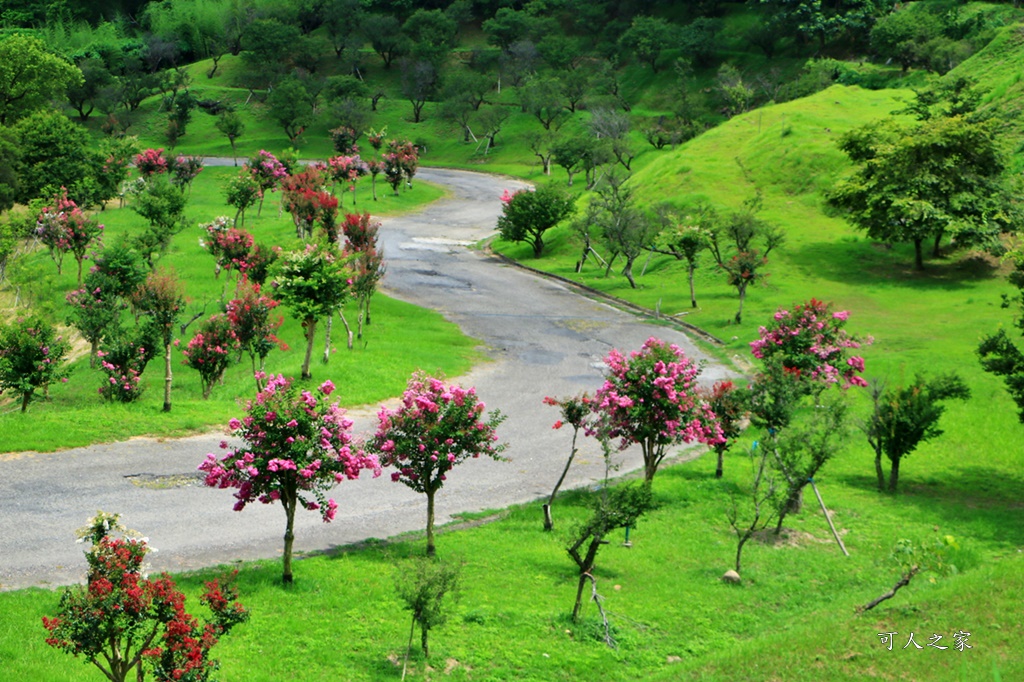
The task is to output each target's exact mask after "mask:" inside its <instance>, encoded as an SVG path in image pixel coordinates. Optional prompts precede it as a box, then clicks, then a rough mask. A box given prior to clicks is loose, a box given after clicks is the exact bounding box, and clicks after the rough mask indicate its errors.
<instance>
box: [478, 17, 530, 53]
mask: <svg viewBox="0 0 1024 682" xmlns="http://www.w3.org/2000/svg"><path fill="white" fill-rule="evenodd" d="M531 19H532V17H530V16H529V15H528V14H527V13H526V12H524V11H521V10H515V9H512V8H511V7H502V8H500V9H498V11H497V12H495V13H494V16H493V17H492V18H490V19H487V20H486V21H484V22H483V24H481V28H482V29H483V31H484V33H485V34H486V35H487V42H488V43H490V44H491V45H495V46H497V47H499V48H501V50H502V51H503V52H509V51H510V50H511V48H512V46H513V45H514V44H516V43H518V42H519V41H521V40H523V39H524V38H526V37H527V35H528V33H529V31H530V27H531V23H532V22H531Z"/></svg>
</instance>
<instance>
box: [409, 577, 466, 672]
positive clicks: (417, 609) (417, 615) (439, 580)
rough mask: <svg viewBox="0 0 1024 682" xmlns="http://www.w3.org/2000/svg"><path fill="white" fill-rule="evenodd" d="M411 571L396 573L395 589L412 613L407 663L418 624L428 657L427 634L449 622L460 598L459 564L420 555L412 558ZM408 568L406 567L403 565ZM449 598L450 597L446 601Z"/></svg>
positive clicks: (422, 645) (425, 655)
mask: <svg viewBox="0 0 1024 682" xmlns="http://www.w3.org/2000/svg"><path fill="white" fill-rule="evenodd" d="M406 563H407V564H411V566H409V567H408V570H406V571H402V570H401V569H400V571H399V572H398V573H396V578H395V592H396V593H397V594H398V598H399V599H400V600H402V603H403V604H402V605H403V608H405V610H407V611H409V612H410V613H411V614H412V622H411V623H410V625H409V645H408V646H407V647H406V653H405V664H403V666H402V674H403V675H404V674H405V665H406V664H408V661H409V649H411V648H412V635H413V631H414V629H415V627H416V626H417V625H419V626H420V648H422V649H423V656H424V658H426V657H429V656H430V649H429V647H428V644H427V637H428V634H429V632H430V631H431V630H433V629H434V628H438V627H441V626H442V625H444V624H445V623H446V622H448V613H449V611H450V610H451V609H450V607H451V604H452V603H453V602H454V601H455V600H456V599H457V598H458V591H459V574H460V572H461V568H462V567H461V566H460V565H459V564H448V563H445V562H443V561H441V560H440V559H437V558H425V557H419V558H417V559H411V560H409V561H408V562H406ZM401 568H404V567H401ZM445 597H449V599H447V600H445Z"/></svg>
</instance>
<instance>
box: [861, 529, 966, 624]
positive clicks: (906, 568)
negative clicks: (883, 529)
mask: <svg viewBox="0 0 1024 682" xmlns="http://www.w3.org/2000/svg"><path fill="white" fill-rule="evenodd" d="M959 549H960V545H959V544H958V543H957V541H956V538H954V537H953V536H952V535H944V536H942V537H940V538H930V539H928V540H924V541H916V542H915V541H914V540H908V539H907V538H901V539H899V540H897V541H896V544H895V545H894V546H893V548H892V553H891V554H890V555H889V560H890V561H889V563H890V565H893V564H895V566H897V567H898V569H899V574H900V579H899V580H898V581H896V584H895V585H893V587H892V589H890V590H889V591H888V592H886V593H885V594H883V595H881V596H879V597H877V598H875V599H872V600H871V601H870V602H868V603H867V604H865V605H864V606H861V607H859V608H858V609H857V611H858V613H861V612H864V611H870V610H871V609H873V608H875V607H876V606H878V605H879V604H881V603H882V602H883V601H885V600H887V599H892V598H893V597H895V596H896V592H897V591H898V590H899V589H901V588H903V587H906V586H907V585H909V584H910V581H911V580H912V579H913V578H914V576H915V575H917V574H919V573H924V572H926V571H933V572H935V573H937V574H939V575H947V574H950V573H956V572H957V567H956V565H955V564H953V563H952V562H951V561H950V559H951V557H952V556H953V555H954V553H955V552H956V551H957V550H959ZM967 634H970V633H967ZM908 644H909V642H908Z"/></svg>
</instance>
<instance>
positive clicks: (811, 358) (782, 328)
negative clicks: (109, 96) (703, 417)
mask: <svg viewBox="0 0 1024 682" xmlns="http://www.w3.org/2000/svg"><path fill="white" fill-rule="evenodd" d="M849 316H850V313H849V312H848V311H845V310H840V311H833V310H832V306H831V304H828V303H824V302H822V301H819V300H817V299H814V298H812V299H811V300H810V301H807V302H806V303H800V304H797V305H794V306H793V309H792V310H786V309H785V308H779V309H778V310H777V311H776V312H775V315H774V316H773V318H772V321H771V323H769V324H768V325H767V326H762V327H761V328H760V329H759V333H760V338H758V339H756V340H754V341H751V342H750V351H751V353H753V355H754V357H755V358H758V359H759V360H763V361H764V362H765V363H774V362H777V363H779V364H780V365H781V367H782V369H783V370H784V371H785V372H787V373H790V374H792V375H794V376H796V377H798V378H801V377H802V378H808V379H810V380H812V381H819V382H822V383H824V384H836V383H839V382H840V380H841V381H842V386H843V388H847V387H849V386H867V382H866V381H865V380H864V378H863V377H862V376H861V374H863V372H864V358H863V357H861V356H859V355H849V354H848V351H849V350H850V349H857V348H860V347H861V346H862V345H866V344H870V343H871V339H870V337H869V338H868V339H866V340H863V341H862V340H861V339H858V338H857V337H855V336H853V335H851V334H850V333H849V332H847V331H846V329H845V328H844V327H845V325H846V321H847V320H848V319H849Z"/></svg>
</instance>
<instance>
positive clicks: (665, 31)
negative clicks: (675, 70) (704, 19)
mask: <svg viewBox="0 0 1024 682" xmlns="http://www.w3.org/2000/svg"><path fill="white" fill-rule="evenodd" d="M678 33H679V29H678V27H677V26H674V25H673V24H672V23H670V22H668V21H666V20H665V19H662V18H660V17H651V16H638V17H635V18H634V19H633V23H632V24H630V26H629V30H628V31H626V32H625V33H623V34H622V37H621V38H620V39H619V42H620V43H621V44H622V46H623V47H624V48H626V49H627V50H631V51H632V52H633V54H634V55H636V58H637V59H638V60H640V61H642V62H644V63H646V64H647V65H649V66H650V67H651V70H652V71H655V72H657V70H658V60H659V58H660V57H661V53H662V52H664V51H665V50H667V49H669V48H671V47H672V46H673V45H674V44H675V43H676V39H677V35H678Z"/></svg>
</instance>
